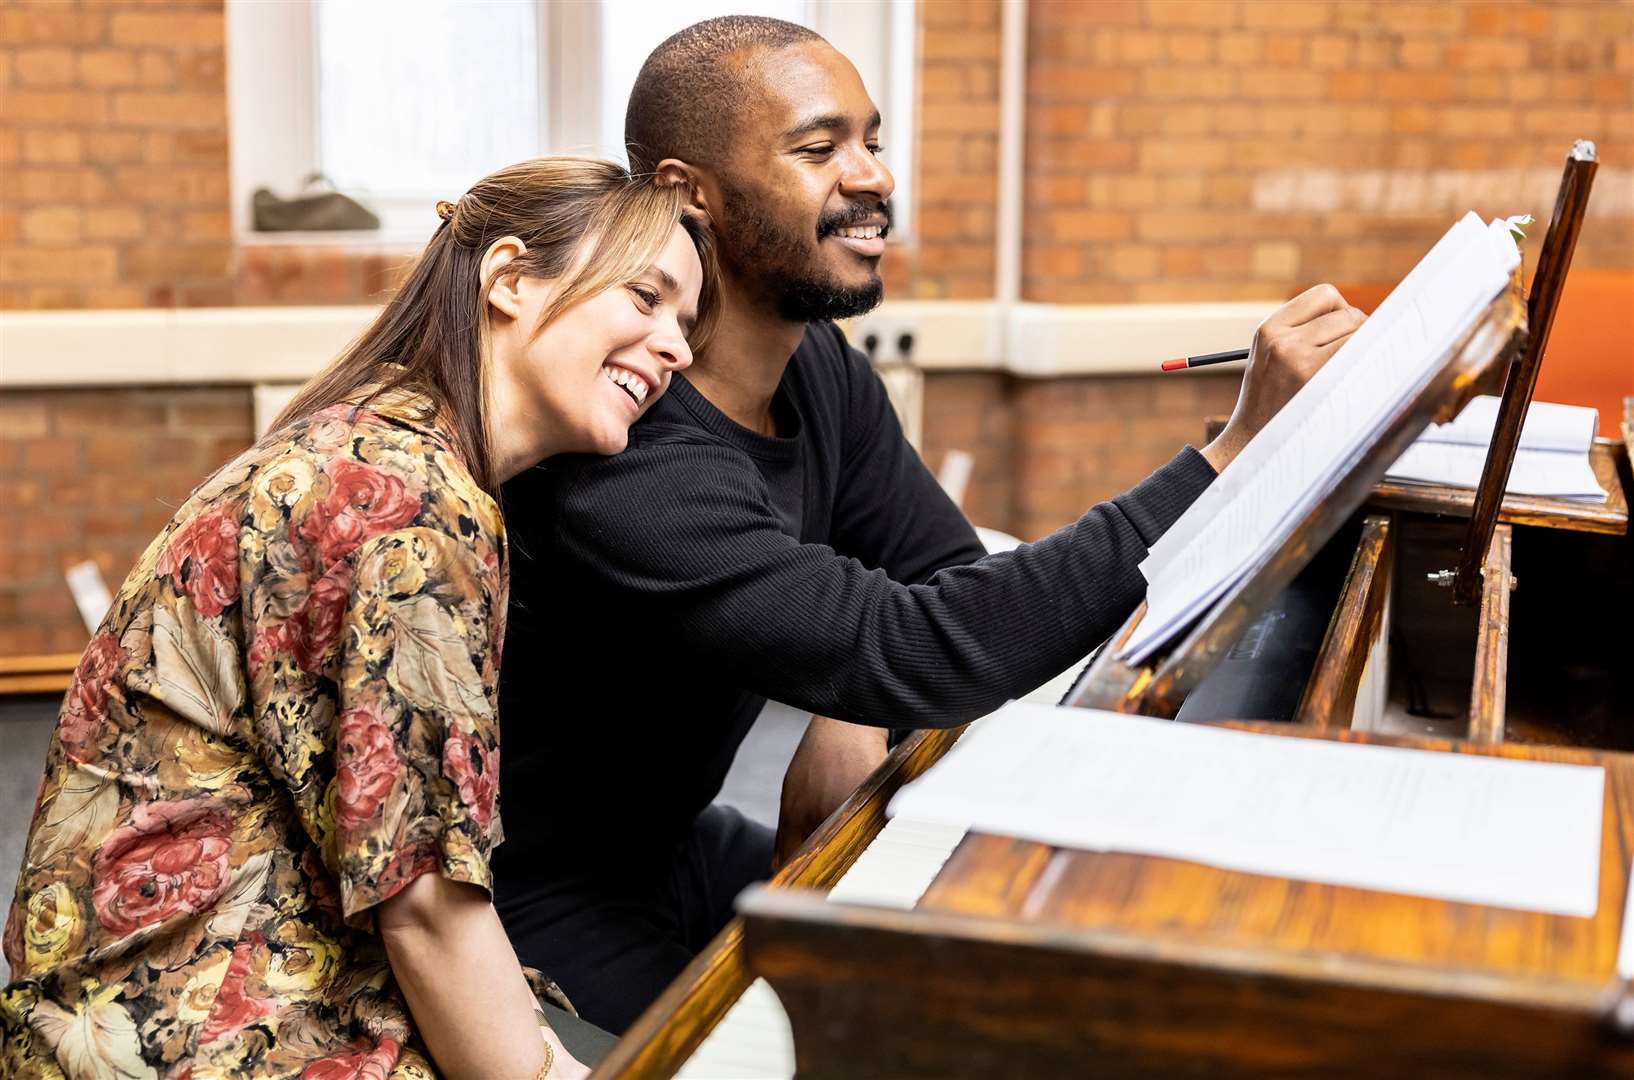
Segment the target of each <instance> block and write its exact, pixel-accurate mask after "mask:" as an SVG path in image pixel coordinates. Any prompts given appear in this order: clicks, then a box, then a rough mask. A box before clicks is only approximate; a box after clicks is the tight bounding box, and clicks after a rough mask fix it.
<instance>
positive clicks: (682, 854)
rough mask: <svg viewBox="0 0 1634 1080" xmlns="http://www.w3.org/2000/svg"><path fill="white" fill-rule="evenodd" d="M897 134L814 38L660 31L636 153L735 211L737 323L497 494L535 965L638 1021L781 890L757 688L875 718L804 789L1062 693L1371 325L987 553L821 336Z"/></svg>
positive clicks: (829, 743) (1316, 318)
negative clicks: (898, 748)
mask: <svg viewBox="0 0 1634 1080" xmlns="http://www.w3.org/2000/svg"><path fill="white" fill-rule="evenodd" d="M878 128H879V115H878V112H877V111H876V109H875V108H874V104H873V102H872V101H870V100H869V97H868V94H867V92H866V90H864V88H863V86H862V82H861V80H860V79H859V78H858V76H857V73H856V71H855V69H854V68H853V67H852V66H851V64H850V63H849V62H848V61H846V59H845V58H844V57H843V56H841V55H840V54H839V53H837V52H836V51H834V49H833V48H831V47H830V46H829V45H828V44H827V43H826V42H825V41H823V40H822V39H821V38H820V37H818V36H817V35H816V34H813V33H812V32H810V31H809V30H805V29H803V28H801V27H798V26H794V25H791V24H788V23H783V22H779V21H776V20H771V19H760V18H749V17H729V18H725V19H715V20H710V21H708V22H705V23H700V24H698V25H696V26H693V27H690V28H688V29H687V30H683V31H682V32H680V33H679V34H677V35H675V36H674V37H672V38H670V39H669V40H668V41H666V42H664V44H662V45H660V46H659V47H658V49H657V50H655V51H654V53H653V54H652V56H651V57H649V58H648V60H647V62H646V65H645V66H644V67H643V68H642V71H641V74H640V76H639V78H638V79H637V82H636V86H635V89H634V91H633V92H632V94H631V98H630V105H629V111H628V114H627V118H626V128H625V131H626V139H627V142H628V144H629V150H630V155H631V164H632V166H633V167H634V168H635V169H637V170H638V171H642V170H646V171H653V172H656V173H658V174H659V175H661V176H664V177H668V178H670V179H672V180H674V181H676V182H685V183H687V184H689V185H690V186H691V188H692V190H693V191H694V193H695V201H696V203H697V205H698V206H699V207H700V208H701V209H702V210H703V211H705V212H706V213H708V214H709V215H710V217H711V218H712V220H713V221H714V223H715V226H716V228H717V231H718V234H719V247H720V253H721V261H722V273H723V277H724V288H723V291H724V310H723V312H722V318H721V321H720V327H719V330H718V332H717V335H716V337H715V339H714V342H713V343H712V344H711V345H710V346H709V348H708V350H707V354H706V355H704V356H702V357H699V358H698V359H697V361H696V363H695V364H694V366H693V367H692V369H691V370H690V371H689V372H687V375H686V377H685V378H681V377H677V378H676V379H675V380H674V382H673V384H672V387H671V389H670V391H669V393H668V394H667V395H666V396H665V397H664V398H663V399H662V400H661V401H659V402H658V403H657V405H656V406H654V408H653V409H652V410H651V412H650V413H649V414H648V415H647V417H646V418H645V419H644V420H643V421H642V422H641V423H639V424H637V425H636V426H635V427H634V428H633V429H632V430H631V433H630V446H629V449H628V450H627V451H626V452H625V453H623V454H621V455H618V456H616V457H610V458H595V459H572V460H568V461H553V462H551V463H548V464H547V465H546V466H545V467H543V468H541V469H539V470H535V471H534V472H532V473H530V474H526V475H525V476H524V477H521V478H518V480H516V481H514V482H513V483H512V484H511V485H509V486H508V487H507V489H506V491H505V505H506V507H507V511H508V514H509V521H510V527H511V530H512V532H511V536H512V552H513V569H512V602H513V603H512V607H513V610H512V614H511V625H510V633H509V639H508V642H507V645H506V649H505V664H504V667H503V676H502V678H503V685H502V705H501V710H500V715H501V717H502V723H503V724H504V728H503V733H502V741H503V746H504V751H505V754H504V759H503V760H504V771H503V775H502V779H501V785H500V790H501V793H502V794H501V798H502V800H503V806H504V820H505V825H506V835H507V837H508V839H507V842H506V844H505V845H504V846H503V847H501V848H500V849H499V850H498V854H497V855H496V857H495V860H494V864H495V869H496V876H497V879H498V885H497V904H498V907H499V910H500V913H501V916H502V918H504V920H505V923H506V928H507V930H508V931H509V932H510V934H511V936H512V939H513V941H514V942H515V944H516V946H517V950H518V952H519V954H520V955H521V957H522V959H523V961H524V962H525V963H528V964H531V965H535V966H537V967H539V968H541V969H543V970H544V971H546V972H547V973H548V974H550V976H551V977H552V978H554V979H555V980H556V981H557V982H559V983H560V984H561V986H562V987H563V989H564V990H565V992H566V993H567V995H568V996H569V997H570V998H571V999H572V1000H573V1001H574V1002H575V1003H576V1005H577V1006H578V1008H579V1010H580V1011H581V1013H582V1014H583V1015H584V1016H585V1017H586V1018H587V1019H588V1020H590V1021H592V1022H593V1023H596V1024H599V1025H601V1026H603V1027H606V1028H608V1029H610V1030H613V1031H622V1030H623V1029H624V1028H626V1027H627V1026H628V1025H629V1024H630V1023H631V1022H632V1021H633V1020H634V1019H635V1018H636V1016H638V1015H639V1014H640V1012H641V1010H642V1009H643V1008H644V1007H645V1006H646V1005H647V1004H648V1003H649V1002H650V1001H651V1000H652V999H653V998H654V997H656V996H657V994H658V993H659V992H660V991H661V990H662V989H663V987H664V986H665V985H666V984H667V983H668V982H669V981H670V980H671V979H673V978H674V976H675V975H676V974H677V973H678V972H679V971H680V970H681V968H682V967H684V966H685V964H686V963H687V961H688V960H689V959H690V958H691V956H692V955H693V954H694V953H695V952H696V951H697V950H698V949H699V948H701V947H702V946H703V945H704V944H705V943H706V942H707V941H708V939H709V938H710V937H711V936H712V935H713V934H714V933H715V932H716V931H717V930H719V928H720V927H721V926H722V925H724V923H725V922H726V920H727V919H728V918H729V917H730V913H731V902H732V899H733V898H734V897H735V896H736V894H737V893H738V892H739V891H740V890H741V889H742V888H743V887H744V886H745V885H747V884H749V883H750V882H752V881H755V880H758V879H761V878H764V877H765V876H766V874H767V873H768V871H769V868H770V866H769V864H770V862H771V857H772V836H771V834H770V832H769V831H768V830H766V829H764V828H762V827H760V826H757V825H753V824H751V823H749V822H747V821H745V820H744V819H743V818H742V817H741V816H740V815H738V814H736V812H734V811H730V810H727V809H724V808H721V807H716V806H711V805H710V804H711V800H712V799H713V798H714V797H715V795H716V794H717V792H718V791H719V788H720V783H721V780H722V778H723V777H724V775H725V774H726V771H727V768H728V767H729V766H730V764H731V762H732V757H733V754H734V753H735V752H736V749H737V747H738V744H739V743H740V742H741V740H742V739H743V737H744V734H745V733H746V732H747V731H748V729H749V726H750V724H751V723H752V722H753V720H754V718H755V716H756V714H757V713H758V711H759V710H760V707H761V705H762V703H763V702H764V700H765V698H766V697H768V696H769V697H775V698H777V699H779V700H782V701H786V702H788V703H790V704H792V705H796V706H800V707H802V708H809V709H811V710H813V711H814V712H816V713H818V714H820V715H822V716H833V717H839V718H841V720H843V721H851V722H855V724H856V725H873V726H874V727H875V729H876V730H869V729H867V728H862V727H860V726H853V724H842V723H839V722H836V721H824V720H818V721H814V722H813V724H814V726H813V728H812V730H811V731H810V732H808V736H807V740H806V743H805V744H804V745H803V746H802V748H801V751H800V756H801V757H802V759H803V761H804V764H803V765H802V766H800V767H799V768H797V769H794V770H792V772H791V775H793V774H801V775H806V776H816V777H822V776H824V775H825V774H827V773H829V772H830V771H831V770H830V768H829V766H830V765H831V763H833V762H836V761H838V762H841V763H842V766H846V765H848V766H849V770H848V768H847V767H842V768H841V769H840V770H839V771H840V772H841V773H842V774H848V776H849V777H854V776H855V769H856V767H857V766H858V765H859V763H860V764H861V765H862V766H864V767H865V766H866V765H868V764H871V763H873V762H875V761H877V760H878V757H879V754H880V753H882V746H883V741H882V733H881V731H879V730H877V729H880V728H883V727H888V726H893V725H895V726H902V727H930V726H950V725H954V724H959V723H962V722H965V721H968V720H971V719H973V718H975V717H976V716H979V715H981V714H983V713H985V712H987V711H989V710H991V709H992V708H994V707H996V706H997V705H999V704H1000V703H1002V702H1003V701H1004V700H1006V699H1007V698H1009V697H1013V696H1017V695H1019V694H1021V693H1024V692H1026V691H1027V690H1030V689H1031V688H1033V687H1034V686H1037V685H1039V684H1040V683H1042V682H1044V681H1045V680H1047V679H1048V678H1050V677H1051V676H1053V675H1055V674H1056V673H1058V672H1059V671H1060V670H1062V669H1063V668H1065V667H1066V666H1067V665H1069V664H1071V663H1073V662H1074V661H1076V660H1077V659H1078V658H1080V657H1082V656H1083V655H1084V654H1085V653H1086V652H1088V651H1090V649H1092V648H1093V647H1094V646H1095V645H1096V644H1098V643H1099V642H1100V641H1101V640H1103V639H1104V638H1105V637H1106V636H1107V635H1108V634H1109V633H1110V632H1111V631H1112V630H1113V629H1115V628H1116V626H1117V625H1118V623H1119V622H1120V621H1121V620H1122V619H1123V618H1125V617H1126V616H1127V615H1128V613H1129V612H1130V611H1131V610H1132V609H1133V608H1134V606H1135V605H1136V604H1137V603H1138V602H1139V601H1140V599H1141V597H1142V595H1143V594H1144V590H1145V583H1144V581H1143V579H1142V578H1141V576H1140V574H1139V571H1138V570H1137V568H1136V567H1137V564H1138V563H1139V561H1140V560H1141V559H1142V558H1143V557H1144V556H1145V554H1146V550H1147V548H1148V547H1149V546H1150V545H1151V544H1152V543H1153V542H1154V541H1155V540H1156V539H1157V538H1158V537H1159V536H1160V535H1162V533H1163V531H1164V530H1165V529H1167V528H1168V527H1169V525H1170V524H1171V523H1173V521H1174V520H1175V519H1176V518H1177V517H1178V516H1179V515H1180V514H1181V513H1182V512H1183V511H1184V510H1185V508H1186V507H1187V506H1188V505H1190V503H1191V502H1192V501H1193V500H1194V499H1195V498H1196V497H1197V496H1198V495H1199V494H1200V493H1201V492H1202V491H1203V489H1204V488H1205V487H1207V486H1208V484H1209V482H1210V481H1211V480H1212V479H1213V478H1214V476H1215V474H1216V472H1217V470H1219V469H1221V468H1223V467H1224V466H1225V464H1226V463H1227V462H1228V461H1230V460H1231V458H1232V457H1233V456H1234V455H1235V454H1236V452H1237V451H1238V449H1240V447H1241V446H1242V445H1243V444H1245V443H1246V442H1247V440H1248V439H1249V438H1251V437H1252V435H1253V434H1254V432H1255V431H1257V430H1258V429H1259V427H1260V426H1261V425H1262V424H1263V423H1264V421H1265V420H1266V419H1268V418H1269V417H1270V415H1272V414H1273V413H1274V412H1275V411H1276V409H1277V408H1278V407H1280V405H1281V404H1282V402H1284V401H1286V400H1287V398H1288V397H1289V396H1290V395H1291V394H1292V393H1293V391H1294V390H1296V389H1297V388H1298V387H1299V386H1300V385H1302V384H1303V382H1304V380H1305V379H1306V378H1308V377H1309V375H1310V374H1311V373H1312V372H1314V371H1315V370H1316V369H1317V368H1318V367H1320V365H1321V363H1322V362H1323V361H1324V360H1325V359H1326V358H1327V356H1329V355H1331V354H1332V352H1333V351H1335V350H1336V349H1337V348H1338V346H1339V343H1340V342H1341V341H1342V340H1343V339H1344V338H1345V337H1346V336H1347V335H1348V334H1349V333H1350V332H1351V331H1353V330H1354V329H1355V327H1356V326H1357V325H1358V324H1359V322H1360V318H1361V316H1360V313H1359V312H1356V311H1354V309H1351V308H1349V307H1348V306H1347V305H1345V304H1344V302H1343V300H1342V299H1340V297H1339V295H1338V293H1337V292H1336V291H1334V290H1333V289H1331V288H1329V287H1319V288H1318V289H1316V290H1312V291H1311V292H1309V293H1307V294H1305V295H1304V296H1302V297H1300V298H1298V299H1296V300H1294V301H1292V302H1290V303H1289V304H1288V305H1286V306H1284V307H1283V308H1282V309H1281V310H1280V311H1279V312H1278V313H1277V314H1276V315H1274V316H1272V318H1271V319H1268V320H1267V322H1266V324H1265V326H1264V327H1262V328H1261V331H1260V333H1259V334H1258V335H1257V337H1256V341H1255V356H1254V359H1253V360H1252V362H1251V363H1250V368H1249V373H1248V376H1247V378H1246V380H1245V387H1244V390H1243V394H1242V398H1241V400H1240V401H1239V403H1238V406H1237V411H1236V413H1235V414H1234V416H1233V419H1232V421H1231V424H1230V425H1229V426H1228V428H1227V429H1226V432H1225V434H1223V435H1222V436H1221V437H1220V439H1218V440H1216V441H1215V442H1214V443H1212V444H1210V445H1209V446H1208V447H1206V448H1205V449H1204V450H1203V451H1202V452H1198V451H1196V450H1193V449H1191V448H1189V447H1188V448H1185V449H1183V450H1181V451H1180V453H1179V454H1178V455H1177V456H1176V457H1175V459H1174V460H1173V461H1172V462H1170V463H1169V464H1168V465H1166V466H1164V467H1163V468H1162V469H1160V470H1158V472H1156V473H1154V474H1153V475H1152V477H1150V478H1149V479H1147V480H1146V481H1144V482H1143V483H1142V484H1141V485H1139V486H1138V487H1137V488H1135V489H1134V490H1132V491H1130V492H1128V493H1126V494H1125V495H1122V496H1120V497H1119V498H1117V499H1115V500H1113V501H1112V502H1110V503H1104V504H1101V505H1099V506H1096V507H1094V508H1091V509H1090V510H1089V511H1088V512H1087V513H1086V514H1085V515H1084V516H1083V517H1082V518H1080V519H1079V520H1078V521H1077V522H1075V523H1073V524H1072V525H1069V526H1067V527H1066V528H1064V529H1062V530H1060V531H1059V532H1057V533H1055V534H1054V535H1052V536H1050V537H1048V538H1046V539H1045V540H1042V541H1040V542H1038V543H1036V544H1032V545H1028V546H1026V547H1023V548H1022V549H1020V550H1019V551H1016V552H1013V553H1007V554H1004V555H999V556H994V557H991V558H985V559H983V558H982V549H981V547H980V545H979V544H978V542H977V540H976V537H975V535H974V533H973V531H972V529H971V528H970V526H969V524H968V523H967V522H966V521H965V519H964V517H963V515H962V514H960V512H959V511H958V509H957V508H956V507H955V506H954V505H953V504H952V503H951V502H950V501H949V500H948V499H947V498H946V497H945V496H944V495H943V494H942V492H941V490H940V489H939V488H938V487H937V485H936V483H935V481H934V479H933V478H932V477H931V475H930V474H929V472H928V471H927V470H926V468H925V466H924V465H923V463H921V462H920V460H919V458H918V456H917V455H916V454H915V453H914V451H913V450H912V448H911V447H909V445H908V444H907V442H906V441H905V440H904V439H903V437H902V433H901V430H900V429H899V427H898V425H897V421H896V418H895V416H894V414H893V413H892V411H891V407H890V403H889V402H888V400H887V399H886V395H885V392H884V389H883V387H882V385H881V384H880V382H879V380H878V378H877V377H876V376H875V375H874V374H873V372H872V371H871V370H870V368H869V367H868V364H867V362H866V361H865V360H864V359H863V358H862V357H861V355H860V354H859V353H857V352H856V351H855V350H852V349H850V348H849V347H848V346H847V344H846V342H845V340H844V338H843V337H842V335H841V334H840V333H839V331H838V330H837V329H836V328H835V327H834V326H833V325H832V323H831V322H829V321H827V320H831V319H835V318H841V317H845V316H850V315H856V314H859V313H861V312H863V311H865V310H867V309H868V308H870V307H872V306H873V305H874V304H876V303H877V302H878V301H879V299H880V295H881V284H880V279H879V274H878V262H879V257H880V254H881V253H882V252H883V250H884V237H885V235H886V234H887V233H888V231H889V212H888V209H887V207H888V201H887V200H888V199H889V197H890V195H891V190H892V179H891V175H890V173H889V171H888V170H887V169H886V168H885V167H884V166H883V165H882V164H881V163H880V161H879V160H878V157H877V153H878V143H877V133H878ZM978 560H979V561H978ZM829 798H830V802H829V804H828V805H830V806H831V799H832V793H830V795H829ZM795 801H798V800H795ZM818 801H819V802H821V801H822V800H818Z"/></svg>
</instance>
